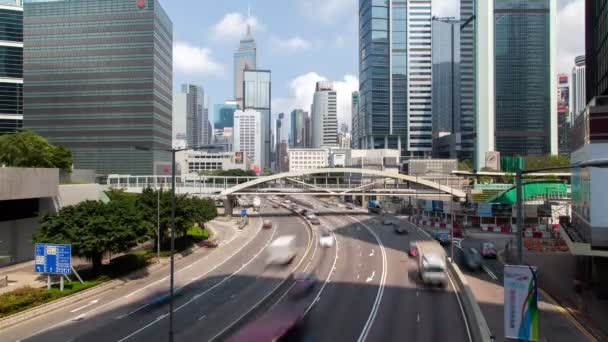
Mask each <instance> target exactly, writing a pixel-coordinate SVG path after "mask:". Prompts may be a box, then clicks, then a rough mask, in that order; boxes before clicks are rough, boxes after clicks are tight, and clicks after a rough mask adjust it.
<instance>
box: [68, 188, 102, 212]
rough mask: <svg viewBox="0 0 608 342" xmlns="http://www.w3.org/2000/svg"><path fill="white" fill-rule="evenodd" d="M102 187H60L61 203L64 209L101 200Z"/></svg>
mask: <svg viewBox="0 0 608 342" xmlns="http://www.w3.org/2000/svg"><path fill="white" fill-rule="evenodd" d="M102 190H103V189H102V186H101V185H99V184H65V185H60V186H59V203H60V205H61V206H62V207H65V206H68V205H75V204H78V203H80V202H83V201H86V200H92V201H97V200H99V199H101V192H102Z"/></svg>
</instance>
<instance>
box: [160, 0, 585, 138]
mask: <svg viewBox="0 0 608 342" xmlns="http://www.w3.org/2000/svg"><path fill="white" fill-rule="evenodd" d="M160 2H161V4H162V6H163V8H164V9H165V11H166V12H167V14H168V15H169V17H170V18H171V20H172V21H173V64H174V66H173V71H174V74H173V89H174V91H178V90H179V89H180V85H181V84H182V83H193V84H197V85H200V86H202V87H203V88H204V89H205V91H206V92H207V94H208V96H209V103H210V105H209V112H210V116H212V112H213V105H214V104H218V103H224V101H226V100H230V99H232V98H233V97H234V94H233V92H234V90H233V66H232V65H233V54H234V51H235V50H236V49H237V47H238V44H239V40H240V38H242V37H243V35H244V34H245V29H246V25H247V22H249V23H250V25H251V27H252V29H253V34H254V37H255V39H256V42H257V48H258V68H261V69H270V70H271V71H272V113H273V118H274V117H275V116H276V114H278V113H281V112H284V113H290V112H291V110H293V109H295V108H301V109H304V110H307V111H309V110H310V105H311V103H312V96H313V93H314V86H315V83H316V82H317V81H319V80H331V81H334V86H335V88H336V90H337V92H338V121H339V122H340V123H347V124H348V125H349V126H350V115H351V114H350V113H351V105H350V96H351V93H352V91H355V90H357V89H358V87H359V81H358V77H359V75H358V74H359V71H358V53H357V51H358V41H357V39H358V33H357V26H358V16H357V6H358V3H359V1H357V0H289V1H285V0H249V1H247V0H227V1H212V0H203V1H201V0H179V1H176V0H160ZM211 3H212V4H211ZM459 3H460V1H459V0H434V1H433V14H434V15H437V16H455V17H458V15H459ZM248 5H250V8H251V16H250V17H248V16H247V13H248ZM557 5H558V20H557V37H558V38H557V39H558V58H557V59H558V71H559V72H567V73H569V72H570V71H571V69H572V66H573V65H574V57H575V56H577V55H581V54H584V20H583V18H584V0H557ZM286 117H287V118H289V115H286ZM184 120H185V119H184Z"/></svg>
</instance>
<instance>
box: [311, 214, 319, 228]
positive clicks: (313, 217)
mask: <svg viewBox="0 0 608 342" xmlns="http://www.w3.org/2000/svg"><path fill="white" fill-rule="evenodd" d="M308 220H309V221H310V223H311V224H314V225H315V226H317V225H320V224H321V221H319V218H318V217H316V216H314V215H312V217H310V218H309V219H308Z"/></svg>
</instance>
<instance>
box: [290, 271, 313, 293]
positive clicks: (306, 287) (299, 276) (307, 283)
mask: <svg viewBox="0 0 608 342" xmlns="http://www.w3.org/2000/svg"><path fill="white" fill-rule="evenodd" d="M293 279H294V281H295V284H294V285H293V288H292V289H291V291H289V295H290V296H291V297H292V298H301V297H304V296H306V295H308V294H309V293H310V292H311V291H312V290H313V289H314V288H315V285H316V284H317V278H316V277H315V276H314V274H312V273H307V272H297V273H295V274H294V275H293Z"/></svg>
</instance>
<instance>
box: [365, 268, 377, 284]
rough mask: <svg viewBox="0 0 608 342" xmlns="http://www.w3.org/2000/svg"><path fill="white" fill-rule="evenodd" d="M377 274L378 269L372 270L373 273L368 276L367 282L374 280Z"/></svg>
mask: <svg viewBox="0 0 608 342" xmlns="http://www.w3.org/2000/svg"><path fill="white" fill-rule="evenodd" d="M375 275H376V271H373V272H372V275H371V276H369V277H367V279H366V280H365V282H366V283H369V282H370V281H372V280H374V276H375Z"/></svg>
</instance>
